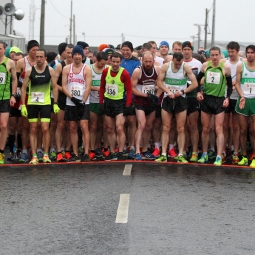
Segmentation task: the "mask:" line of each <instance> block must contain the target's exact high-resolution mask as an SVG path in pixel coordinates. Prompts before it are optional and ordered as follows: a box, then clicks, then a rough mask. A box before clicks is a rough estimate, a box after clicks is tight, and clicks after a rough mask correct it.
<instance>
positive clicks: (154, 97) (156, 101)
mask: <svg viewBox="0 0 255 255" xmlns="http://www.w3.org/2000/svg"><path fill="white" fill-rule="evenodd" d="M147 95H148V98H149V99H150V100H151V102H152V103H153V104H157V103H158V97H157V96H155V95H153V94H151V93H149V92H148V93H147Z"/></svg>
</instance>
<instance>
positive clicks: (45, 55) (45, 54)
mask: <svg viewBox="0 0 255 255" xmlns="http://www.w3.org/2000/svg"><path fill="white" fill-rule="evenodd" d="M37 51H43V52H44V57H47V53H46V50H45V49H41V48H39V49H38V50H37ZM37 51H36V52H37Z"/></svg>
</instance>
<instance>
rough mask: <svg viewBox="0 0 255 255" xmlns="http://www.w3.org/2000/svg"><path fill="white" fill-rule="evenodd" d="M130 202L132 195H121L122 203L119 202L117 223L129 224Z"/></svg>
mask: <svg viewBox="0 0 255 255" xmlns="http://www.w3.org/2000/svg"><path fill="white" fill-rule="evenodd" d="M129 201H130V194H120V201H119V206H118V210H117V215H116V220H115V223H127V222H128V208H129Z"/></svg>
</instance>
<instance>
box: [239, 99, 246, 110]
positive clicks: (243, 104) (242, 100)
mask: <svg viewBox="0 0 255 255" xmlns="http://www.w3.org/2000/svg"><path fill="white" fill-rule="evenodd" d="M245 101H246V100H245V98H244V97H241V98H240V102H239V108H240V109H243V108H244V107H245Z"/></svg>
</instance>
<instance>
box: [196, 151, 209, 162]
mask: <svg viewBox="0 0 255 255" xmlns="http://www.w3.org/2000/svg"><path fill="white" fill-rule="evenodd" d="M197 162H199V163H205V162H208V155H207V154H205V153H204V152H203V153H202V156H201V158H200V159H199V160H198V161H197Z"/></svg>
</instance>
